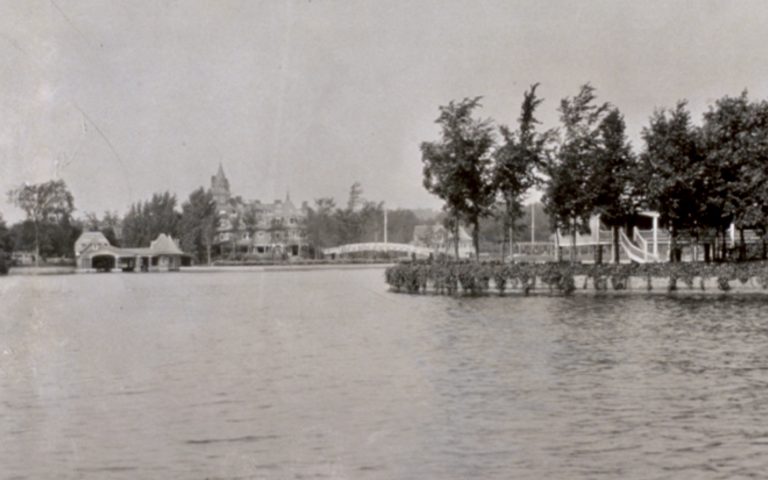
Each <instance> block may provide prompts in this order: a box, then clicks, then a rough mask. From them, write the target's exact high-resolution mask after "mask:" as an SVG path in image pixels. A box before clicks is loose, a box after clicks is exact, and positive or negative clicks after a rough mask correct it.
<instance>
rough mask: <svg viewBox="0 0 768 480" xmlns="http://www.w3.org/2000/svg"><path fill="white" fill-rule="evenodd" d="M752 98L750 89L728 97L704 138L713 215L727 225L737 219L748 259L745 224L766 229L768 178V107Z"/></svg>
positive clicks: (707, 121)
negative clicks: (767, 184)
mask: <svg viewBox="0 0 768 480" xmlns="http://www.w3.org/2000/svg"><path fill="white" fill-rule="evenodd" d="M767 105H768V104H766V102H761V103H754V102H750V101H749V99H748V97H747V92H746V91H744V92H742V93H741V95H739V96H738V97H727V96H726V97H723V98H721V99H719V100H718V101H717V102H716V103H715V106H714V107H710V109H709V111H708V112H706V113H705V114H704V122H703V124H702V129H701V133H702V135H701V136H702V144H703V150H704V155H705V156H706V160H705V162H706V178H707V181H708V186H709V187H710V190H711V192H710V195H709V196H708V204H709V206H710V208H711V209H712V210H714V214H716V215H711V216H713V217H714V218H711V221H713V222H714V223H715V225H714V226H715V227H716V228H718V229H719V230H723V231H724V230H725V228H727V226H728V224H727V223H726V222H725V221H726V220H732V221H733V223H734V225H735V226H736V228H737V229H738V231H739V233H740V238H741V242H740V248H739V258H740V259H744V257H745V253H746V245H745V242H744V229H746V228H756V229H759V230H762V231H763V232H765V230H766V223H767V222H766V220H768V219H767V218H766V213H768V212H767V211H766V210H767V209H766V203H765V200H766V198H765V197H764V196H763V192H765V191H766V183H767V182H768V178H767V177H768V167H766V165H768V108H767ZM718 217H719V218H718Z"/></svg>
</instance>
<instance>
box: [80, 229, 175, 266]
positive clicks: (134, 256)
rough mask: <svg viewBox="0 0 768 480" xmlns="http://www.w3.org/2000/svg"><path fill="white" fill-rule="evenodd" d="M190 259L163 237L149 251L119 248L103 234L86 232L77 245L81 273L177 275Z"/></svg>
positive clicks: (171, 241) (158, 238) (167, 238)
mask: <svg viewBox="0 0 768 480" xmlns="http://www.w3.org/2000/svg"><path fill="white" fill-rule="evenodd" d="M188 259H189V256H188V255H187V254H185V253H184V252H183V251H182V250H181V249H180V248H179V246H178V245H177V244H176V242H175V241H174V240H173V239H172V238H171V237H169V236H168V235H166V234H164V233H161V234H160V235H158V237H157V238H156V239H155V240H154V241H152V242H151V243H150V245H149V247H148V248H119V247H115V246H113V245H111V244H110V243H109V240H107V238H106V237H105V236H104V234H102V233H101V232H84V233H83V234H82V235H80V237H79V238H78V239H77V241H75V264H76V265H77V271H78V272H97V271H111V270H113V269H114V270H121V271H123V272H172V271H178V270H179V267H181V265H182V262H185V261H186V260H188Z"/></svg>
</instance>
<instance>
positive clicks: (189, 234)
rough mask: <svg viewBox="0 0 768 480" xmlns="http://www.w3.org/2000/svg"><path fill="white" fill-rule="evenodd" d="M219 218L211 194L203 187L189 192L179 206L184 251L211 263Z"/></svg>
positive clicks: (201, 260)
mask: <svg viewBox="0 0 768 480" xmlns="http://www.w3.org/2000/svg"><path fill="white" fill-rule="evenodd" d="M218 222H219V218H218V211H217V208H216V201H215V200H214V199H213V194H212V193H211V192H210V191H209V190H205V189H204V188H203V187H200V188H198V189H197V190H195V191H193V192H192V193H190V194H189V198H188V199H187V200H186V201H185V202H184V203H183V204H182V206H181V220H180V231H181V246H182V249H183V250H184V251H186V252H193V253H194V254H195V257H196V258H197V261H198V262H203V261H205V262H207V263H208V264H209V265H210V263H211V248H212V247H213V241H214V237H215V236H216V227H217V226H218Z"/></svg>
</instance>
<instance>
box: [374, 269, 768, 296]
mask: <svg viewBox="0 0 768 480" xmlns="http://www.w3.org/2000/svg"><path fill="white" fill-rule="evenodd" d="M573 279H574V283H575V287H576V288H575V289H574V290H573V291H572V292H570V293H568V294H566V293H564V292H562V291H560V290H558V289H557V287H554V286H553V287H550V286H549V285H548V284H547V283H545V282H544V281H543V280H542V278H541V277H538V276H537V277H536V281H535V286H534V287H532V288H530V289H529V290H528V293H525V291H524V290H523V289H522V288H520V287H519V286H515V287H514V288H507V289H505V290H504V292H503V293H499V291H498V290H497V289H496V285H495V284H494V282H493V280H491V281H490V283H489V288H488V289H487V290H485V291H482V292H476V293H472V292H465V291H463V290H461V291H459V292H457V293H454V294H447V293H445V292H440V291H438V290H437V289H436V288H435V287H434V286H433V285H431V284H430V285H429V286H428V287H427V289H426V290H425V291H419V292H408V291H405V290H397V289H396V288H395V287H393V286H391V285H390V288H389V289H388V291H389V292H391V293H396V294H400V295H403V294H405V295H409V296H416V297H418V296H419V295H424V296H447V297H455V298H483V297H499V298H503V297H542V296H544V297H563V296H568V295H592V296H621V295H668V296H683V295H684V296H691V295H693V296H713V295H732V294H737V295H754V296H767V295H768V289H766V288H763V287H762V286H761V285H760V282H759V279H758V278H757V277H750V278H749V280H748V281H747V282H746V283H742V282H741V281H740V280H733V281H731V282H730V284H729V285H730V289H729V290H728V291H724V290H720V289H719V288H718V284H717V279H716V278H712V277H707V278H702V277H699V276H696V277H693V282H692V285H691V286H688V285H687V284H686V283H685V282H683V281H682V280H680V279H678V281H677V288H676V289H674V290H670V289H669V279H668V278H664V277H653V278H651V284H650V285H651V288H650V289H649V288H648V280H647V279H646V277H639V276H629V277H627V279H626V285H625V287H624V288H622V289H618V290H617V289H614V288H613V287H612V286H610V285H606V288H603V289H596V288H595V285H594V281H593V280H592V279H591V278H590V277H588V276H587V275H574V276H573Z"/></svg>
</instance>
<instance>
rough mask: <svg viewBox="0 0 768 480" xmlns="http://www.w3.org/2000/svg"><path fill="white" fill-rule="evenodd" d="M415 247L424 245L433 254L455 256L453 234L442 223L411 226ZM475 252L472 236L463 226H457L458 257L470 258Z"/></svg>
mask: <svg viewBox="0 0 768 480" xmlns="http://www.w3.org/2000/svg"><path fill="white" fill-rule="evenodd" d="M411 243H412V244H413V245H415V246H417V247H426V248H429V249H431V250H432V251H433V252H434V253H435V254H444V255H448V256H455V255H456V249H455V246H454V235H453V233H452V232H449V231H448V230H446V229H445V227H444V226H442V225H416V226H415V227H414V228H413V241H412V242H411ZM474 252H475V249H474V245H473V244H472V237H470V236H469V234H468V233H467V231H466V230H464V227H459V258H470V257H471V256H472V255H473V254H474Z"/></svg>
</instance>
